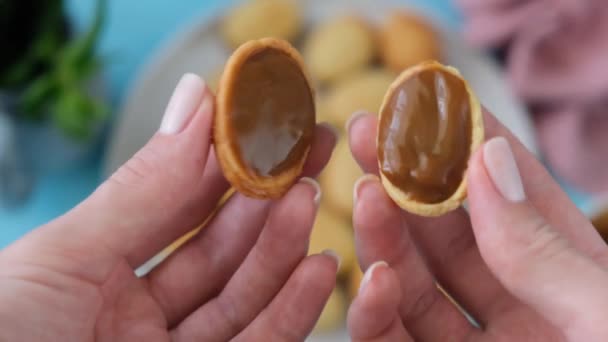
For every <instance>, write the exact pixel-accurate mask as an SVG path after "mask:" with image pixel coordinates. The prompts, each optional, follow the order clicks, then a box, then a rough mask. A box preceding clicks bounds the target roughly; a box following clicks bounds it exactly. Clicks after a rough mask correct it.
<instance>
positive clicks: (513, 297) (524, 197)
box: [348, 113, 608, 342]
mask: <svg viewBox="0 0 608 342" xmlns="http://www.w3.org/2000/svg"><path fill="white" fill-rule="evenodd" d="M485 124H486V134H487V135H488V138H490V140H489V141H487V142H486V143H485V145H484V146H483V147H482V148H480V149H479V151H477V152H476V153H475V154H474V155H473V156H472V158H471V160H470V163H469V170H468V173H467V182H468V192H469V196H468V204H469V209H470V214H467V212H466V211H465V210H464V209H459V210H456V211H453V212H451V213H448V214H446V215H444V216H442V217H438V218H424V217H417V216H415V215H411V214H408V213H406V212H403V211H401V210H400V209H399V208H398V207H397V206H396V205H395V204H394V203H393V202H392V201H391V200H390V198H389V197H388V196H387V194H386V193H385V192H384V189H383V188H382V186H381V184H380V183H379V181H378V179H377V178H376V177H375V176H365V177H364V178H362V179H361V180H360V181H359V182H358V184H357V186H356V189H355V194H356V195H355V197H356V203H355V209H354V218H353V219H354V225H355V235H356V246H357V251H358V256H359V260H360V263H361V265H362V267H363V269H364V270H367V271H366V273H365V276H364V279H365V280H364V281H362V285H361V288H360V291H359V294H358V296H357V298H356V299H355V301H354V302H353V304H352V305H351V307H350V310H349V316H348V327H349V331H350V334H351V336H352V338H353V340H354V341H412V340H415V341H431V342H432V341H562V340H568V341H606V340H608V325H607V324H605V320H606V317H607V316H608V292H607V291H606V289H608V271H607V268H608V248H607V247H606V245H605V244H604V242H603V241H602V239H601V238H600V236H599V235H598V233H597V232H596V231H595V230H594V228H593V227H592V225H591V224H590V223H589V221H588V220H587V219H586V218H585V217H584V216H583V215H582V214H581V213H580V212H579V211H578V210H577V208H576V207H575V206H574V205H573V204H572V203H571V202H570V201H569V199H568V197H567V196H566V195H565V194H564V193H563V192H562V191H561V190H560V188H559V186H558V185H557V184H556V183H555V182H554V181H553V180H552V179H551V177H550V175H549V174H548V173H547V171H546V170H545V169H544V168H543V167H542V165H541V164H540V163H539V162H538V161H537V160H535V159H534V157H533V156H532V155H531V154H530V153H529V152H528V151H527V150H526V149H525V147H524V146H522V145H521V143H519V142H518V141H517V139H516V138H514V137H513V135H511V134H510V133H509V132H508V131H507V130H506V129H505V128H504V127H503V126H502V125H501V124H500V123H498V121H497V120H496V119H495V118H494V117H493V116H492V115H489V114H487V113H486V115H485ZM349 133H350V134H349V135H350V144H351V149H352V151H353V154H354V156H355V157H356V159H357V160H358V162H359V164H360V165H361V167H362V168H363V169H364V170H365V171H366V172H368V173H371V174H377V172H378V166H377V162H376V151H375V149H374V146H375V144H374V139H375V138H374V137H375V136H376V134H375V133H376V119H375V117H374V116H371V115H364V116H358V117H355V118H353V119H352V120H351V124H350V128H349ZM520 174H521V175H520ZM436 282H437V283H439V284H441V286H442V287H443V288H444V289H446V290H447V292H448V293H450V294H451V295H452V297H453V298H455V299H456V300H457V302H458V303H460V304H461V305H462V307H464V308H465V309H466V311H468V312H469V313H470V314H472V316H473V317H475V319H476V320H477V321H478V322H479V323H480V325H481V328H476V327H474V326H473V325H471V324H470V323H469V321H468V320H467V319H466V318H465V317H464V316H463V315H462V314H461V313H460V311H459V310H457V309H456V307H455V306H454V305H453V304H452V303H451V301H450V300H448V299H447V298H446V297H445V296H443V295H442V293H441V291H439V290H438V289H437V287H436V285H435V284H436Z"/></svg>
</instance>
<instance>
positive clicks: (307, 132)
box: [227, 48, 315, 177]
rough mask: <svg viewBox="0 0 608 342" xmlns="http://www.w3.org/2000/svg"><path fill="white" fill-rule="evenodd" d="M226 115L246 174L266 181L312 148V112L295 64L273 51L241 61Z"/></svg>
mask: <svg viewBox="0 0 608 342" xmlns="http://www.w3.org/2000/svg"><path fill="white" fill-rule="evenodd" d="M231 92H232V94H231V96H230V100H229V102H228V111H227V113H229V115H230V120H231V126H232V131H233V134H234V135H235V138H236V139H235V142H236V146H235V148H236V151H237V152H238V153H239V154H240V157H241V161H242V162H243V163H245V164H246V166H247V168H248V169H249V170H251V171H253V172H255V173H257V174H258V175H259V176H264V177H270V176H274V175H277V174H280V173H281V172H283V171H285V170H287V169H289V168H290V167H291V166H293V164H294V163H295V162H297V161H299V160H300V159H301V158H302V156H303V154H304V153H305V151H306V149H307V148H308V146H310V143H311V140H312V136H313V130H314V125H315V109H314V100H313V96H312V92H311V90H310V87H309V85H308V81H307V80H306V77H305V76H304V74H303V72H302V70H301V69H300V67H299V65H298V64H297V62H296V61H294V60H293V59H292V58H291V57H290V56H288V55H287V54H285V53H283V52H281V51H278V50H276V49H272V48H266V49H263V50H260V51H257V52H255V53H253V54H251V55H250V56H248V58H247V59H246V60H245V61H243V63H242V64H241V66H240V70H238V71H237V75H236V77H235V79H234V82H233V86H232V89H231Z"/></svg>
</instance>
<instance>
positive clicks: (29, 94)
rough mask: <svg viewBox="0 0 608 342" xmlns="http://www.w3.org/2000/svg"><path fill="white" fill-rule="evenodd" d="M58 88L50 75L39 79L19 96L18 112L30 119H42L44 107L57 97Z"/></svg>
mask: <svg viewBox="0 0 608 342" xmlns="http://www.w3.org/2000/svg"><path fill="white" fill-rule="evenodd" d="M57 90H58V86H57V83H56V81H55V79H54V78H53V77H51V75H44V76H41V77H39V78H38V79H37V80H35V81H34V82H32V83H30V84H29V86H28V87H27V88H26V89H25V91H24V92H23V93H22V95H21V99H20V111H21V112H22V113H23V114H24V115H25V116H26V117H28V118H30V119H37V120H40V119H42V116H43V114H44V110H45V109H46V108H45V107H46V106H47V105H48V103H49V102H50V101H51V100H52V99H53V97H55V96H57Z"/></svg>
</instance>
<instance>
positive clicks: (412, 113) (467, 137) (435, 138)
mask: <svg viewBox="0 0 608 342" xmlns="http://www.w3.org/2000/svg"><path fill="white" fill-rule="evenodd" d="M470 111H471V107H470V102H469V95H468V93H467V90H466V88H465V84H464V81H463V80H461V79H460V78H458V77H457V76H454V75H452V74H450V73H448V72H445V71H442V70H439V69H427V70H422V71H420V72H419V73H416V74H414V75H412V76H410V77H409V78H407V79H406V80H404V81H403V83H401V84H400V85H399V86H398V87H396V88H394V89H393V92H392V94H391V95H390V98H389V99H388V102H387V103H386V104H385V106H384V108H383V112H382V120H381V122H380V125H379V132H378V139H379V140H378V145H379V146H378V155H379V157H380V168H381V172H382V173H383V175H384V176H385V177H386V178H387V179H388V180H389V181H390V182H391V183H392V184H393V185H394V186H396V187H398V188H399V189H401V191H403V192H404V193H405V194H407V195H408V196H409V198H411V199H413V200H415V201H418V202H422V203H427V204H434V203H440V202H443V201H445V200H447V199H448V198H449V197H450V196H451V195H452V194H454V192H455V191H456V189H457V188H458V186H459V185H460V183H461V181H462V179H463V177H464V172H465V170H466V166H467V162H468V159H469V155H470V148H471V133H472V132H471V131H472V127H471V113H470Z"/></svg>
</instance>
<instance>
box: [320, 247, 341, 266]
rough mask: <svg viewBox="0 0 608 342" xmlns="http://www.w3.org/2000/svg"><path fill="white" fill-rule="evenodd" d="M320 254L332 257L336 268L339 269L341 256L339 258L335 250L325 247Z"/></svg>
mask: <svg viewBox="0 0 608 342" xmlns="http://www.w3.org/2000/svg"><path fill="white" fill-rule="evenodd" d="M321 254H323V255H327V256H330V257H332V258H333V259H334V260H335V261H336V265H338V268H337V270H340V266H341V265H342V258H340V256H339V255H338V253H336V251H334V250H333V249H326V250H324V251H323V252H321Z"/></svg>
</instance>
